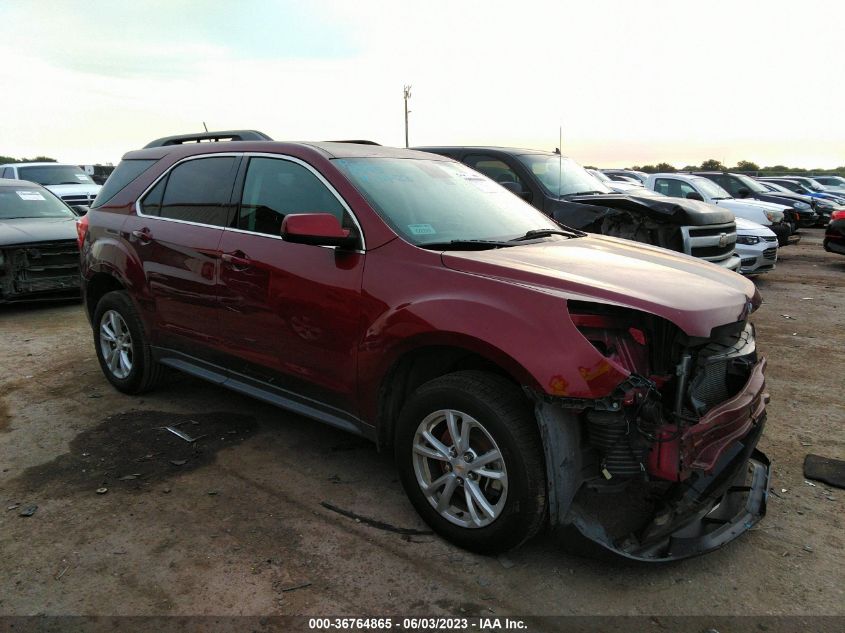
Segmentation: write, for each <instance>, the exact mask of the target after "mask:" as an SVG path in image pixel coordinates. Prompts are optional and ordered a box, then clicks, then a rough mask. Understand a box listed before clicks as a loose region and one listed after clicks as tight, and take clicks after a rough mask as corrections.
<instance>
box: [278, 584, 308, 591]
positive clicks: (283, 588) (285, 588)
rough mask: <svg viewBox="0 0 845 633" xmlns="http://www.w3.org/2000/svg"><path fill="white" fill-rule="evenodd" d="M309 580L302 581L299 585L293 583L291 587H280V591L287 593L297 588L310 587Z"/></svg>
mask: <svg viewBox="0 0 845 633" xmlns="http://www.w3.org/2000/svg"><path fill="white" fill-rule="evenodd" d="M310 586H311V583H310V582H303V583H302V584H299V585H293V586H291V587H282V593H288V592H289V591H296V590H297V589H305V588H306V587H310Z"/></svg>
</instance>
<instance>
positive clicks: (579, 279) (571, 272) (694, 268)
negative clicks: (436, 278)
mask: <svg viewBox="0 0 845 633" xmlns="http://www.w3.org/2000/svg"><path fill="white" fill-rule="evenodd" d="M442 259H443V264H444V265H445V266H447V267H449V268H452V269H454V270H460V271H463V272H467V273H471V274H476V275H483V276H486V277H494V278H498V279H502V280H506V281H508V282H511V283H518V284H523V285H531V286H535V287H537V288H542V289H544V290H547V291H550V292H558V293H560V294H562V295H563V296H564V297H565V298H567V299H572V300H579V301H596V302H600V303H609V304H613V305H620V306H626V307H629V308H634V309H636V310H641V311H643V312H648V313H652V314H656V315H658V316H660V317H663V318H665V319H667V320H669V321H671V322H672V323H674V324H675V325H677V326H678V327H679V328H681V329H682V330H683V331H684V332H686V333H687V334H689V335H690V336H709V335H710V331H711V330H712V329H713V328H714V327H717V326H719V325H725V324H727V323H733V322H735V321H738V320H741V319H744V318H745V317H746V316H747V315H748V313H749V312H750V311H751V310H752V309H753V308H754V307H756V306H757V305H758V304H759V301H760V299H759V294H758V293H757V291H756V289H755V287H754V284H753V283H751V282H750V281H748V280H747V279H745V278H744V277H742V276H740V275H738V274H736V273H734V272H731V271H729V270H725V269H723V268H721V267H719V266H716V265H714V264H709V263H707V262H704V261H701V260H698V259H695V258H693V257H688V256H686V255H681V254H679V253H674V252H673V251H668V250H665V249H662V248H657V247H653V246H646V245H643V244H639V243H637V242H631V241H628V240H622V239H616V238H612V237H605V236H588V237H581V238H574V239H566V238H557V237H555V238H549V239H544V240H542V241H538V242H534V243H531V244H525V245H520V246H514V247H508V248H500V249H495V250H486V251H446V252H444V253H443V254H442Z"/></svg>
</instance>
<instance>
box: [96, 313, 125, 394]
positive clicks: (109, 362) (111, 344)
mask: <svg viewBox="0 0 845 633" xmlns="http://www.w3.org/2000/svg"><path fill="white" fill-rule="evenodd" d="M100 352H101V353H102V355H103V360H104V361H105V363H106V366H107V367H108V368H109V371H110V372H111V374H112V375H113V376H114V377H115V378H120V379H121V380H123V379H125V378H126V377H127V376H129V374H130V373H131V372H132V334H131V333H130V332H129V327H128V326H127V325H126V321H124V320H123V317H122V316H120V313H119V312H117V311H116V310H108V311H106V312H105V313H103V316H102V318H101V319H100Z"/></svg>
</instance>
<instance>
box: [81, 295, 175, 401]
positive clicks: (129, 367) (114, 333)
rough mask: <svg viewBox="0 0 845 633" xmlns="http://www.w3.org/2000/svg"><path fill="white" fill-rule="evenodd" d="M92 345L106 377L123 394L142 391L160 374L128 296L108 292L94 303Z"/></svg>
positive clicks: (159, 368)
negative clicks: (95, 304) (95, 306)
mask: <svg viewBox="0 0 845 633" xmlns="http://www.w3.org/2000/svg"><path fill="white" fill-rule="evenodd" d="M93 330H94V348H95V349H96V351H97V360H98V361H100V369H102V370H103V374H104V375H105V377H106V379H108V381H109V382H110V383H111V384H112V385H113V386H114V387H115V388H116V389H117V390H118V391H122V392H124V393H131V394H137V393H143V392H145V391H149V390H150V389H152V388H153V387H155V385H156V383H157V382H158V380H159V378H160V376H161V371H162V368H161V365H159V363H157V362H156V361H155V360H154V359H153V357H152V353H151V350H150V346H149V344H148V342H147V338H146V334H145V332H144V326H143V324H142V323H141V318H140V317H139V316H138V312H137V310H136V309H135V305H134V304H133V303H132V300H131V299H130V298H129V295H128V294H127V293H126V292H125V291H122V290H116V291H113V292H109V293H107V294H105V295H103V297H102V298H101V299H100V301H99V302H98V303H97V308H96V309H95V310H94V319H93Z"/></svg>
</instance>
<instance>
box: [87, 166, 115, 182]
mask: <svg viewBox="0 0 845 633" xmlns="http://www.w3.org/2000/svg"><path fill="white" fill-rule="evenodd" d="M79 167H80V169H82V171H84V172H85V173H86V174H88V175H89V176H91V180H93V181H94V182H95V183H96V184H98V185H104V184H105V183H106V180H108V179H109V176H110V175H111V173H112V172H113V171H114V165H80V166H79Z"/></svg>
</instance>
